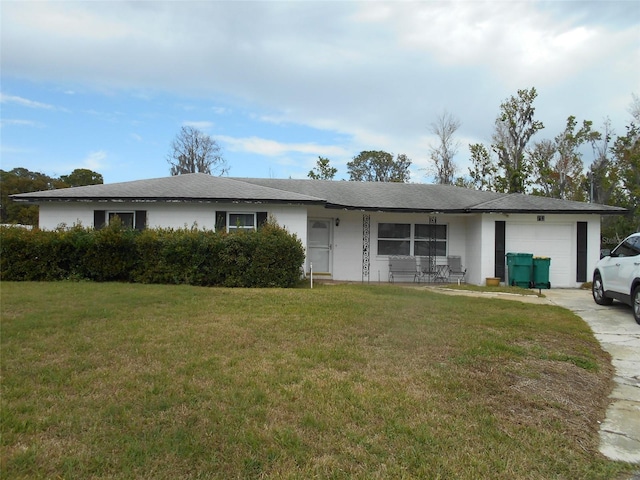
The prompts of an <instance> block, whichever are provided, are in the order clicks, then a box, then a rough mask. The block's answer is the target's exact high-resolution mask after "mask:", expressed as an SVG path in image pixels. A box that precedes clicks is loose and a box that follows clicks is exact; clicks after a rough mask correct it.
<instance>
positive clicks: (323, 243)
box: [307, 219, 331, 274]
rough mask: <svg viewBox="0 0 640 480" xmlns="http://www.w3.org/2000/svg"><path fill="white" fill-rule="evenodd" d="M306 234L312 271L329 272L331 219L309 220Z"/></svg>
mask: <svg viewBox="0 0 640 480" xmlns="http://www.w3.org/2000/svg"><path fill="white" fill-rule="evenodd" d="M308 235H309V241H308V242H307V246H308V248H309V255H308V262H309V263H310V264H313V272H314V273H325V274H331V220H313V219H311V220H309V228H308ZM307 269H309V265H307Z"/></svg>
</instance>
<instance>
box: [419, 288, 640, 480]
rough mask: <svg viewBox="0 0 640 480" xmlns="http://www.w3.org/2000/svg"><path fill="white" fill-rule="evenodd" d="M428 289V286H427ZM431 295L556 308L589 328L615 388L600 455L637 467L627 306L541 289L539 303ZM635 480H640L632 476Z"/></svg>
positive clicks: (637, 355)
mask: <svg viewBox="0 0 640 480" xmlns="http://www.w3.org/2000/svg"><path fill="white" fill-rule="evenodd" d="M428 288H431V287H428ZM432 289H433V290H434V291H437V292H440V293H445V294H450V295H465V296H482V297H491V298H500V299H504V300H515V301H520V302H526V303H536V304H546V305H557V306H560V307H563V308H566V309H568V310H571V311H572V312H574V313H575V314H576V315H578V316H579V317H581V318H582V319H583V320H584V321H585V322H587V324H588V325H589V326H590V327H591V330H592V331H593V334H594V336H595V338H596V339H597V340H598V341H599V342H600V345H601V346H602V348H603V350H605V351H606V352H608V353H609V354H610V355H611V363H612V364H613V367H614V368H615V372H616V374H615V377H614V382H615V387H614V389H613V391H612V392H611V395H610V398H611V404H610V405H609V408H608V409H607V414H606V418H605V421H604V422H603V423H602V425H601V426H600V452H601V453H602V454H603V455H605V456H606V457H608V458H610V459H612V460H621V461H623V462H629V463H635V464H640V325H638V324H637V323H636V322H635V320H634V319H633V314H632V312H631V307H628V306H626V305H623V304H621V303H617V302H614V304H613V305H612V306H610V307H603V306H600V305H597V304H596V303H595V302H594V301H593V298H592V297H591V292H590V291H588V290H578V289H551V290H543V291H542V293H543V294H544V295H545V297H544V298H541V297H538V296H536V295H516V294H510V293H497V292H475V291H469V290H454V289H446V288H438V287H433V288H432ZM633 478H634V479H636V478H638V479H639V480H640V476H639V477H636V476H634V477H633Z"/></svg>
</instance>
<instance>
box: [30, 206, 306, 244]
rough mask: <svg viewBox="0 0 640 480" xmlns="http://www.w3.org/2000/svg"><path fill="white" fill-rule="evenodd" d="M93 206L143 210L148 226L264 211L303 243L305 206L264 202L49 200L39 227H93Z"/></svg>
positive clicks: (187, 224) (210, 222) (204, 222)
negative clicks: (217, 215)
mask: <svg viewBox="0 0 640 480" xmlns="http://www.w3.org/2000/svg"><path fill="white" fill-rule="evenodd" d="M94 210H105V211H107V212H115V211H118V212H126V211H135V210H145V211H146V212H147V227H148V228H176V229H178V228H192V227H197V228H200V229H203V230H213V229H214V228H215V220H216V213H215V212H216V211H225V212H234V213H242V212H248V213H249V212H251V213H253V212H264V211H266V212H268V213H269V214H270V215H273V217H274V218H275V220H276V222H277V223H278V224H279V225H281V226H283V227H285V228H286V229H287V230H288V231H289V232H291V233H294V234H296V235H297V236H298V238H299V239H300V240H302V242H303V244H305V245H306V238H307V222H306V208H305V207H301V206H274V205H265V204H219V203H185V202H175V203H165V202H65V203H63V202H55V203H54V202H51V203H44V204H41V205H40V228H42V229H43V230H54V229H56V228H58V227H59V226H61V225H65V226H67V227H72V226H74V225H82V226H84V227H89V228H90V227H93V226H94V225H93V212H94Z"/></svg>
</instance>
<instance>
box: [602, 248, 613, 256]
mask: <svg viewBox="0 0 640 480" xmlns="http://www.w3.org/2000/svg"><path fill="white" fill-rule="evenodd" d="M610 255H611V250H609V249H608V248H603V249H601V250H600V258H604V257H609V256H610Z"/></svg>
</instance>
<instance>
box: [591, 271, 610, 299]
mask: <svg viewBox="0 0 640 480" xmlns="http://www.w3.org/2000/svg"><path fill="white" fill-rule="evenodd" d="M591 293H592V294H593V300H594V301H595V302H596V303H597V304H598V305H611V304H612V303H613V299H611V298H609V297H607V296H606V295H605V294H604V285H602V277H601V276H600V274H599V273H596V274H595V275H594V276H593V283H592V285H591Z"/></svg>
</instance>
